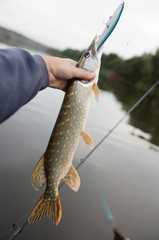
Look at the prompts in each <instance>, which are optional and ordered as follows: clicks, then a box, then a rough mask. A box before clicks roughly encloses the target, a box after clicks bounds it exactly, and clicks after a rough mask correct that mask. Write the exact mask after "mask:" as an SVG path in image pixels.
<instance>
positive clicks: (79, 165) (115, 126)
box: [8, 80, 159, 240]
mask: <svg viewBox="0 0 159 240" xmlns="http://www.w3.org/2000/svg"><path fill="white" fill-rule="evenodd" d="M158 84H159V80H157V81H156V82H155V83H154V84H153V85H152V86H151V87H150V88H149V89H148V90H147V91H146V92H145V93H144V94H143V95H142V97H140V98H139V100H138V101H137V102H136V103H135V104H134V105H133V106H132V107H131V108H130V109H129V110H128V111H127V112H126V113H125V114H124V116H123V117H122V118H121V119H120V120H119V121H118V122H117V123H116V124H115V125H114V126H113V127H112V128H111V129H110V130H109V131H108V133H106V135H105V136H104V137H103V138H102V139H101V140H100V141H99V142H98V144H97V145H96V146H95V147H94V149H92V150H91V151H90V152H89V153H88V154H87V155H86V156H85V158H82V159H80V163H79V164H78V165H77V166H76V170H77V169H78V168H80V167H81V165H82V164H83V163H84V162H86V160H87V159H88V158H89V157H90V156H91V155H92V154H93V152H94V151H95V150H96V149H97V148H98V147H99V146H100V145H101V144H102V143H103V142H104V140H105V139H107V138H108V136H109V135H110V134H111V133H112V132H113V131H114V130H115V129H116V128H117V127H118V126H119V124H120V123H121V122H122V121H123V120H124V119H125V118H126V117H127V116H128V115H129V114H130V113H131V112H132V111H133V110H134V109H135V108H136V107H137V106H138V105H139V104H140V103H141V102H142V101H143V100H144V99H145V98H146V97H147V96H148V95H149V94H150V93H151V92H152V91H153V89H154V88H155V87H157V85H158ZM64 184H65V183H64V182H61V184H60V185H59V189H60V188H61V187H62V186H63V185H64ZM27 225H28V219H27V218H26V219H25V220H24V222H22V224H21V225H20V226H18V225H17V224H13V229H14V230H15V231H14V232H13V234H12V235H11V236H10V237H9V238H8V240H12V239H14V238H15V237H16V236H17V235H18V234H19V233H21V231H22V230H23V229H24V228H25V227H26V226H27Z"/></svg>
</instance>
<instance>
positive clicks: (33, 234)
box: [0, 86, 159, 240]
mask: <svg viewBox="0 0 159 240" xmlns="http://www.w3.org/2000/svg"><path fill="white" fill-rule="evenodd" d="M120 88H121V86H120V87H119V86H118V89H120ZM123 96H124V95H123ZM138 97H139V96H136V98H138ZM126 98H128V96H127V95H125V100H124V101H121V99H119V92H118V94H115V92H114V93H113V92H106V91H105V92H104V91H101V94H100V101H99V103H98V105H97V104H96V103H95V101H94V100H93V102H92V106H91V109H90V114H89V117H88V121H87V125H86V130H87V131H88V132H89V133H90V135H91V136H92V138H93V140H94V142H95V144H97V143H98V142H99V141H100V140H101V138H102V137H104V135H105V134H106V133H107V132H108V131H109V130H110V129H111V128H112V127H113V126H114V124H116V122H117V121H118V120H120V118H121V117H122V116H123V115H124V114H125V110H127V109H126V106H127V108H128V107H129V105H131V104H130V102H129V101H127V100H126ZM62 99H63V93H62V92H60V91H58V90H53V89H49V88H48V89H46V90H44V91H42V92H40V93H39V94H38V95H37V96H36V97H35V98H34V99H33V100H32V101H31V102H30V103H28V104H27V105H25V106H24V107H23V108H21V109H20V110H19V111H18V112H17V113H16V114H15V115H13V116H12V117H11V118H10V119H9V120H7V121H6V122H4V123H3V124H1V125H0V154H1V161H0V188H1V201H0V202H1V204H0V213H1V214H0V224H1V225H0V226H1V227H0V236H1V235H3V234H4V235H3V237H2V238H0V239H7V237H8V236H9V234H10V233H11V232H12V228H11V226H12V224H13V223H20V222H21V221H23V220H24V219H25V217H26V216H27V215H28V214H29V212H30V210H31V209H32V207H33V206H34V204H35V203H36V202H37V200H38V199H39V197H40V196H41V195H42V193H43V190H41V191H40V192H36V191H35V190H34V189H33V188H32V186H31V183H30V174H31V172H32V170H33V168H34V166H35V164H36V162H37V161H38V160H39V158H40V157H41V155H42V154H43V152H44V150H45V148H46V146H47V143H48V140H49V137H50V134H51V131H52V128H53V125H54V123H55V121H56V117H57V114H58V111H59V109H60V105H61V102H62ZM132 104H133V101H132ZM143 106H144V103H142V104H141V106H139V107H138V109H137V113H134V115H131V116H129V117H128V118H126V119H125V121H123V122H122V123H121V124H120V126H119V127H118V128H117V129H116V130H115V131H114V132H113V133H112V134H111V135H110V136H109V138H107V140H106V141H104V142H103V144H102V145H101V146H100V147H99V148H98V149H97V150H96V151H95V152H94V153H93V154H92V155H91V156H90V157H89V159H88V160H87V162H85V163H84V164H83V165H82V166H81V167H80V169H79V170H78V172H79V175H80V178H81V187H80V189H79V191H78V192H77V193H75V192H73V191H72V190H71V189H69V188H68V187H67V186H63V187H62V188H61V190H60V197H61V204H62V210H63V215H62V219H61V222H60V225H59V226H58V227H56V226H54V224H52V223H51V221H50V220H49V218H47V217H45V218H44V219H43V220H42V221H40V222H38V223H36V224H30V225H27V226H26V227H25V229H24V230H23V231H22V233H21V234H19V235H18V237H17V239H24V240H25V239H26V240H27V239H39V240H40V239H48V240H49V239H50V240H51V239H57V240H58V239H59V240H62V239H70V240H71V239H72V240H73V239H77V240H78V239H91V240H96V239H101V240H102V239H103V240H104V239H107V240H111V239H113V233H112V226H111V224H110V222H109V221H108V220H107V219H106V216H105V212H104V209H103V206H102V204H101V197H102V196H104V198H105V199H106V201H107V202H108V204H109V207H110V209H111V211H112V213H113V215H114V217H115V219H116V223H117V226H118V228H119V229H120V230H121V231H123V232H124V233H125V234H127V235H128V236H129V237H130V238H131V239H132V240H133V239H134V240H155V239H159V228H158V220H159V158H158V156H159V153H158V151H159V148H158V144H157V141H158V138H157V137H156V138H157V141H156V142H155V144H154V143H152V140H151V139H152V137H153V134H152V131H151V132H150V131H148V130H147V131H144V129H143V128H142V127H140V125H141V124H140V125H139V124H138V122H140V121H141V118H139V117H138V116H139V115H140V116H141V115H142V114H143ZM144 111H145V110H144ZM156 111H157V109H156ZM135 115H136V118H137V119H138V120H140V121H138V120H136V122H137V123H136V125H135V124H134V122H135V121H133V124H132V119H133V118H134V119H135ZM145 116H146V115H145ZM147 117H148V119H149V115H147ZM153 121H155V119H154V120H152V122H153ZM142 124H143V125H144V126H146V124H147V125H149V121H147V118H146V117H145V118H144V117H143V119H142ZM151 128H155V126H151ZM155 136H158V133H156V132H155ZM89 151H90V150H89V148H88V147H87V146H86V145H85V144H84V142H83V141H82V140H81V141H80V143H79V146H78V149H77V151H76V154H75V158H74V162H73V164H74V166H76V165H77V164H78V163H79V160H80V159H81V158H83V157H85V156H86V154H87V153H88V152H89Z"/></svg>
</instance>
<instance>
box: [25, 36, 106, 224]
mask: <svg viewBox="0 0 159 240" xmlns="http://www.w3.org/2000/svg"><path fill="white" fill-rule="evenodd" d="M101 55H102V52H101V51H100V52H97V37H95V38H94V40H93V42H92V44H91V45H90V47H89V48H88V49H87V50H86V51H85V52H84V53H83V55H82V57H81V59H80V61H79V63H78V67H79V68H83V69H85V70H87V71H91V72H92V71H93V72H95V73H96V77H95V79H93V80H92V81H89V82H87V81H84V80H83V81H82V80H77V79H74V80H72V81H71V83H70V85H69V86H68V89H67V91H66V94H65V97H64V100H63V103H62V106H61V110H60V112H59V116H58V118H57V121H56V124H55V126H54V129H53V132H52V134H51V137H50V141H49V143H48V146H47V149H46V151H45V153H44V155H43V156H42V157H41V159H40V161H39V162H38V163H37V165H36V167H35V169H34V171H33V173H32V177H31V182H32V184H33V186H34V187H35V188H36V189H41V188H42V187H43V186H44V184H45V183H46V190H45V192H44V194H43V195H42V197H41V199H40V200H39V202H38V203H37V204H36V205H35V207H34V209H33V210H32V212H31V214H30V216H29V219H28V222H36V221H38V220H40V219H41V218H42V217H43V216H45V215H49V216H50V218H51V220H52V221H53V222H54V223H55V224H56V225H57V224H58V223H59V221H60V219H61V213H62V210H61V204H60V198H59V192H58V186H59V183H60V181H61V180H63V181H64V182H65V183H67V184H68V185H69V186H70V187H71V188H72V189H73V190H74V191H77V190H78V189H79V186H80V178H79V175H78V173H77V172H76V170H75V168H74V167H73V166H72V160H73V157H74V154H75V151H76V148H77V145H78V142H79V139H80V136H82V137H83V139H84V141H85V142H86V144H87V145H89V146H90V147H93V140H92V139H91V137H90V136H89V135H88V133H87V132H85V131H84V126H85V123H86V119H87V115H88V110H89V106H90V102H91V96H92V93H93V92H94V93H95V97H96V100H97V99H98V95H99V90H98V87H97V81H98V74H99V69H100V60H101Z"/></svg>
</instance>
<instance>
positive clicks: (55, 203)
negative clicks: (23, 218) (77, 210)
mask: <svg viewBox="0 0 159 240" xmlns="http://www.w3.org/2000/svg"><path fill="white" fill-rule="evenodd" d="M46 215H48V216H49V217H50V219H51V221H52V222H54V223H55V224H56V225H58V224H59V222H60V219H61V215H62V209H61V203H60V197H59V195H58V197H57V199H56V200H48V199H45V194H43V195H42V197H41V198H40V200H39V201H38V203H37V204H36V205H35V207H34V208H33V210H32V212H31V213H30V215H29V218H28V223H34V222H37V221H39V220H41V219H42V218H43V217H44V216H46Z"/></svg>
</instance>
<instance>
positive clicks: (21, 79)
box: [0, 48, 49, 123]
mask: <svg viewBox="0 0 159 240" xmlns="http://www.w3.org/2000/svg"><path fill="white" fill-rule="evenodd" d="M48 85H49V75H48V71H47V67H46V64H45V62H44V60H43V58H42V57H41V56H39V55H33V56H32V55H31V54H30V53H28V52H27V51H25V50H23V49H19V48H10V49H7V50H6V49H5V50H0V123H2V122H3V121H4V120H6V119H7V118H8V117H9V116H11V115H12V114H13V113H14V112H16V111H17V110H18V109H19V108H20V107H21V106H23V105H25V104H26V103H27V102H28V101H30V100H31V99H32V98H33V97H35V95H36V94H37V93H38V91H40V90H42V89H44V88H46V87H47V86H48Z"/></svg>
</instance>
